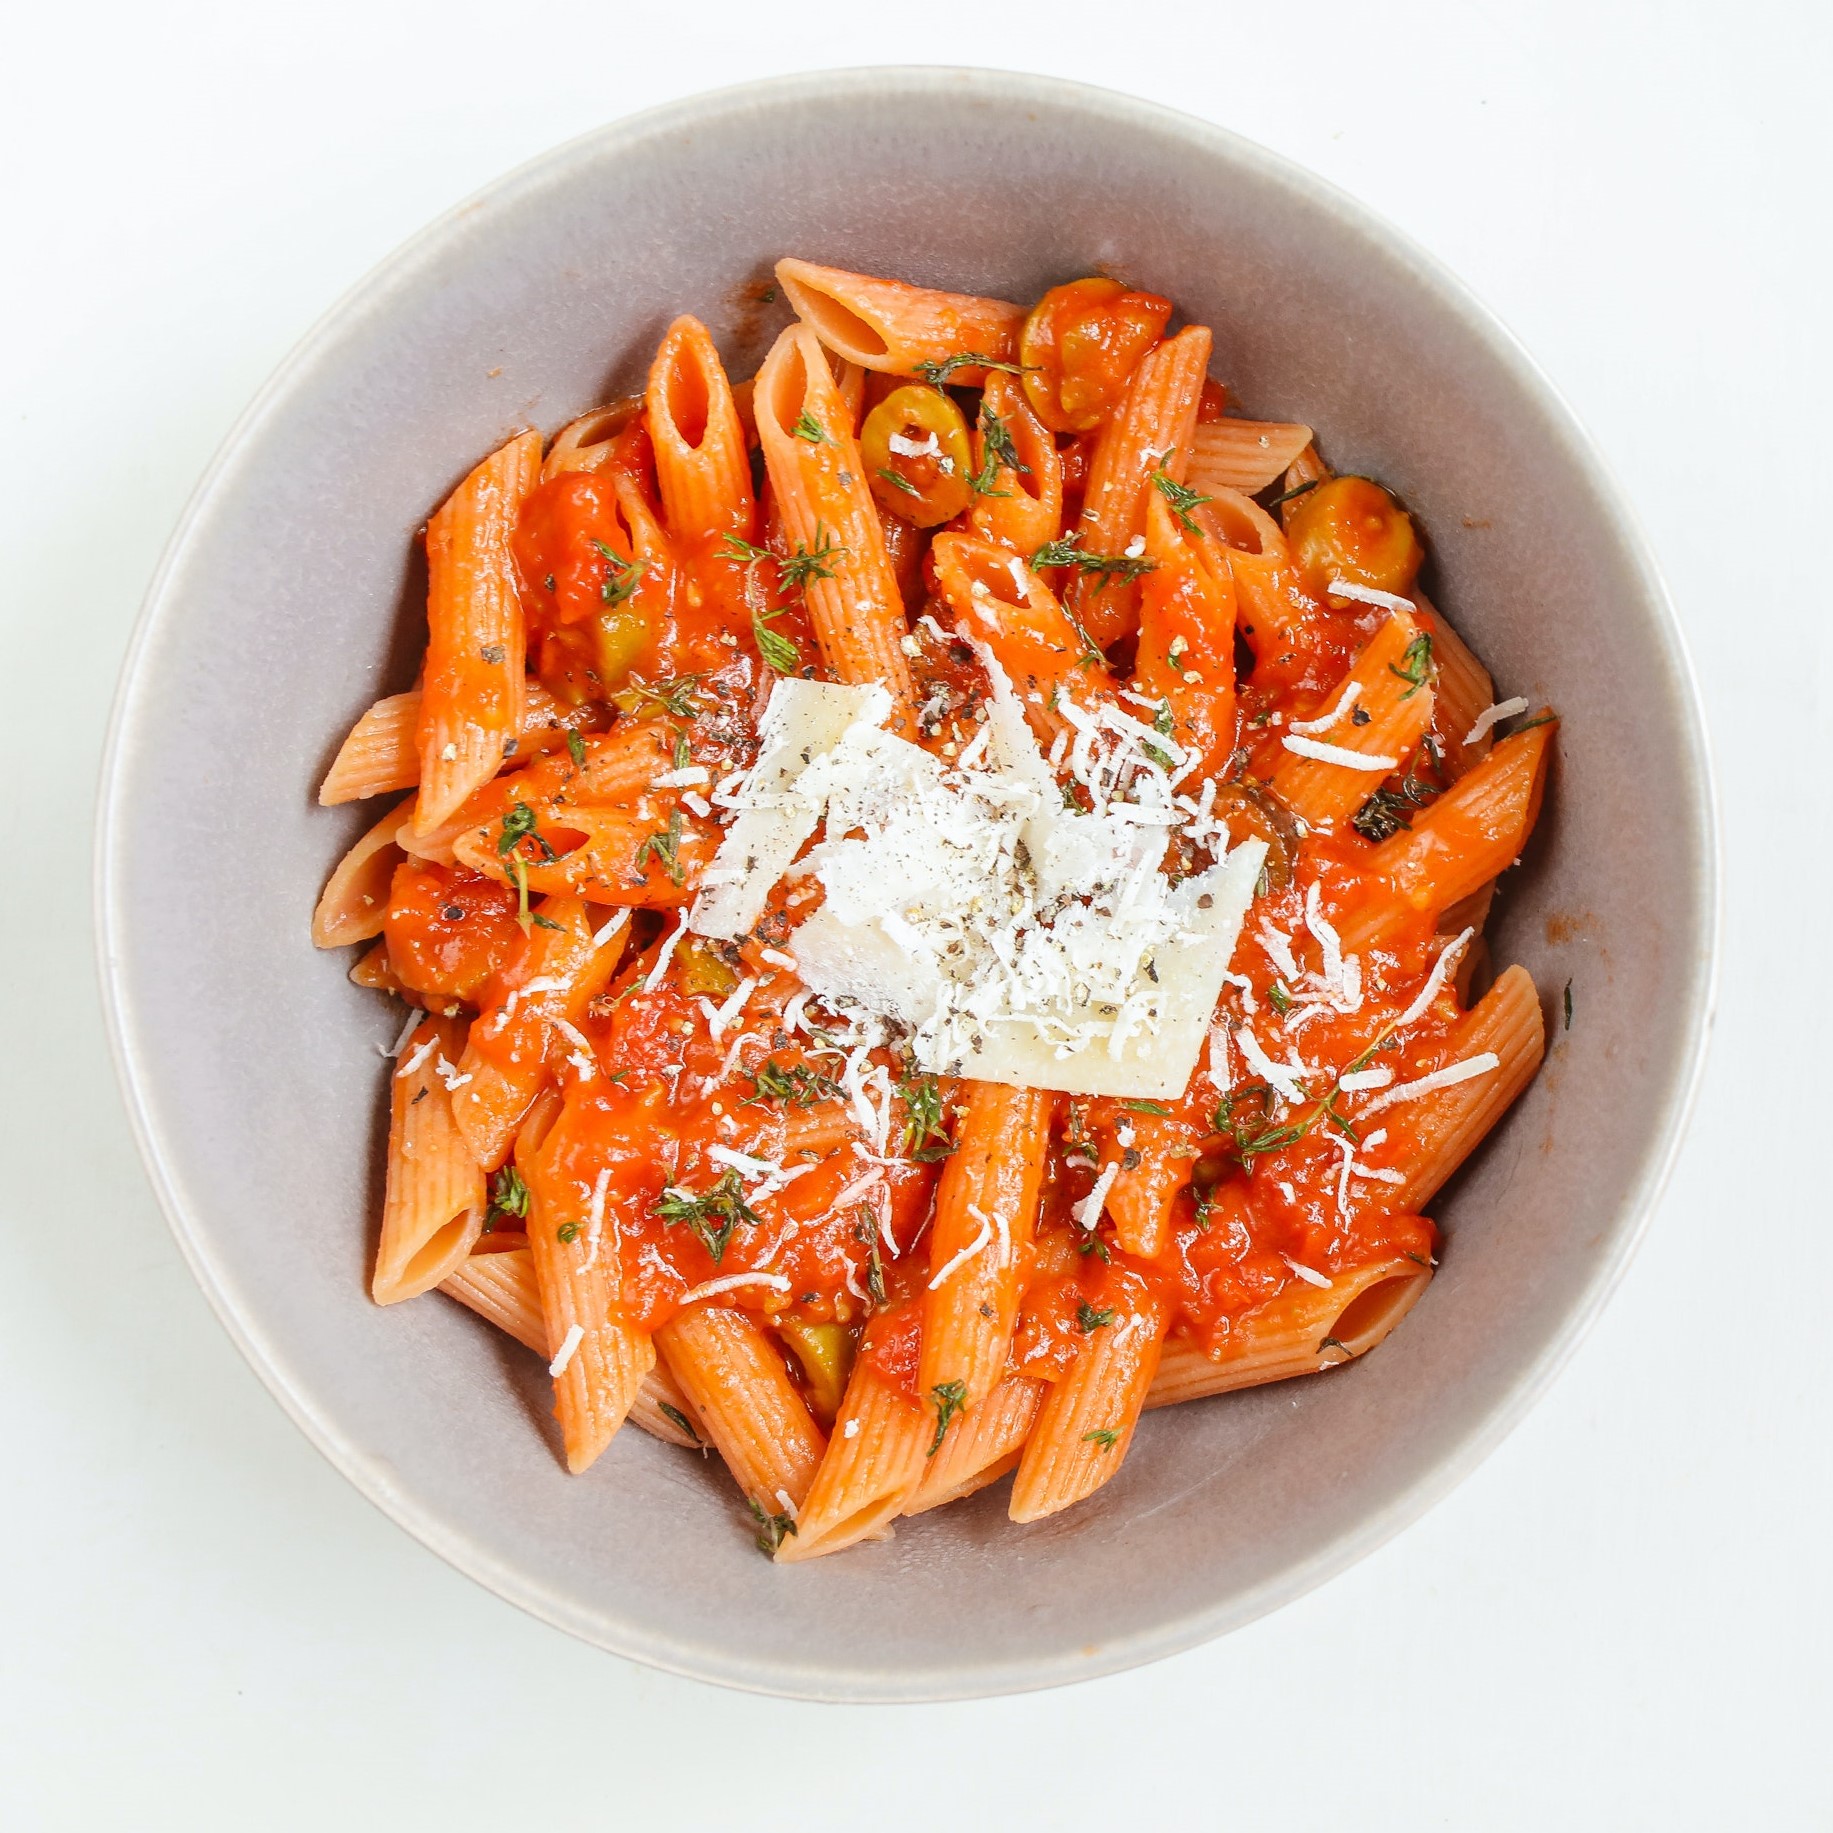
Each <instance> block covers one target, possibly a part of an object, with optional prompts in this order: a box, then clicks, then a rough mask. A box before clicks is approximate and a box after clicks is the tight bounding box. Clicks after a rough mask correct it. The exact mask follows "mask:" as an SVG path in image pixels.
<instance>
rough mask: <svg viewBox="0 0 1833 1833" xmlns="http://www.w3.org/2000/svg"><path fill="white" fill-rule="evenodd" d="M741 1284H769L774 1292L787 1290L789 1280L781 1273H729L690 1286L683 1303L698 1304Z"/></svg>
mask: <svg viewBox="0 0 1833 1833" xmlns="http://www.w3.org/2000/svg"><path fill="white" fill-rule="evenodd" d="M740 1286H768V1287H769V1288H770V1289H771V1291H773V1292H787V1291H788V1290H789V1281H788V1280H787V1279H786V1278H784V1276H783V1275H782V1274H781V1273H728V1274H727V1275H726V1276H725V1277H724V1278H723V1279H709V1280H707V1281H706V1282H705V1283H704V1284H703V1285H698V1286H690V1287H688V1289H687V1290H686V1291H685V1292H683V1293H682V1294H681V1303H682V1304H683V1305H697V1304H698V1303H699V1302H700V1301H701V1300H702V1299H703V1298H717V1297H718V1296H719V1295H720V1293H722V1292H735V1291H737V1290H738V1288H739V1287H740Z"/></svg>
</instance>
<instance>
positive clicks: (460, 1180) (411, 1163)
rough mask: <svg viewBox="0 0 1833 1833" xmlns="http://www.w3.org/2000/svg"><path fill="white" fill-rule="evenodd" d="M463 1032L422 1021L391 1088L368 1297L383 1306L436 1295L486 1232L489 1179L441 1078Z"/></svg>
mask: <svg viewBox="0 0 1833 1833" xmlns="http://www.w3.org/2000/svg"><path fill="white" fill-rule="evenodd" d="M463 1036H464V1027H463V1026H462V1025H461V1024H459V1023H458V1022H457V1021H456V1020H453V1019H449V1018H427V1019H423V1020H422V1021H421V1022H420V1023H419V1024H418V1025H417V1026H416V1027H415V1028H414V1030H413V1032H412V1034H411V1035H410V1036H409V1037H408V1039H407V1042H406V1044H405V1045H404V1046H403V1050H402V1056H401V1059H400V1066H399V1067H398V1068H397V1069H396V1070H395V1072H394V1076H393V1079H392V1081H391V1082H390V1085H389V1122H388V1181H387V1188H386V1193H385V1195H384V1196H383V1199H382V1239H381V1242H380V1245H379V1246H378V1247H377V1249H376V1264H375V1277H374V1279H373V1281H372V1282H371V1286H370V1290H371V1293H372V1295H373V1296H374V1298H375V1301H376V1303H377V1304H378V1305H395V1304H399V1303H400V1302H401V1300H402V1299H405V1298H416V1297H418V1296H419V1295H420V1294H421V1293H422V1292H428V1291H431V1290H432V1288H433V1287H434V1286H436V1285H438V1284H439V1282H440V1281H441V1280H442V1279H444V1278H445V1277H446V1276H447V1274H449V1273H450V1272H451V1271H452V1270H453V1269H454V1268H455V1267H457V1266H459V1265H461V1264H462V1263H463V1261H464V1259H465V1257H466V1255H468V1254H469V1253H470V1252H471V1244H472V1242H474V1241H475V1240H476V1239H477V1237H478V1235H479V1233H480V1232H481V1231H482V1229H483V1225H484V1177H483V1173H482V1172H481V1171H479V1170H478V1168H477V1164H476V1162H475V1160H473V1158H472V1157H471V1154H470V1153H469V1151H467V1150H466V1148H465V1142H464V1136H463V1135H462V1134H461V1133H460V1132H459V1130H458V1128H457V1126H456V1125H455V1124H454V1123H453V1120H452V1101H451V1097H450V1096H449V1095H448V1094H447V1093H446V1089H445V1082H444V1077H443V1075H442V1071H449V1070H450V1068H451V1066H452V1061H453V1059H454V1057H455V1056H457V1055H460V1054H462V1050H463V1046H462V1043H461V1039H462V1038H463Z"/></svg>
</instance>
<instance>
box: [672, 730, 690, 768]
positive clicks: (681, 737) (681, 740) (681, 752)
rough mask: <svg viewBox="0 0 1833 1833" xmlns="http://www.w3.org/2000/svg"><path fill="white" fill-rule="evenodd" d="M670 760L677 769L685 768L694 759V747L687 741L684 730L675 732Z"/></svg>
mask: <svg viewBox="0 0 1833 1833" xmlns="http://www.w3.org/2000/svg"><path fill="white" fill-rule="evenodd" d="M671 761H672V763H673V765H674V768H675V769H677V770H685V769H686V768H687V767H688V765H689V764H691V763H692V762H693V761H694V748H693V746H692V745H690V744H689V743H688V742H687V733H686V732H685V731H682V732H677V733H676V734H675V749H674V753H673V756H672V759H671Z"/></svg>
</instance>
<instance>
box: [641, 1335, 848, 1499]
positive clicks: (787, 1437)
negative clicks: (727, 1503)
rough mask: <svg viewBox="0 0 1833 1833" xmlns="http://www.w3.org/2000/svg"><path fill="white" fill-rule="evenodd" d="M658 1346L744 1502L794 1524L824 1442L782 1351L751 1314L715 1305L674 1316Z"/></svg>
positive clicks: (658, 1340) (657, 1337) (818, 1461)
mask: <svg viewBox="0 0 1833 1833" xmlns="http://www.w3.org/2000/svg"><path fill="white" fill-rule="evenodd" d="M656 1344H657V1347H658V1348H659V1349H660V1350H661V1352H662V1357H663V1360H664V1361H665V1362H666V1363H667V1365H668V1372H669V1373H670V1374H671V1375H673V1376H674V1378H675V1380H676V1382H677V1383H678V1384H679V1386H680V1388H681V1391H682V1393H684V1394H685V1395H686V1396H687V1397H688V1399H689V1400H690V1401H692V1402H693V1404H694V1410H695V1412H696V1413H697V1414H698V1415H699V1417H700V1420H701V1424H702V1427H703V1429H704V1431H705V1434H706V1436H707V1438H708V1439H709V1440H710V1441H711V1443H712V1446H713V1449H714V1450H715V1451H717V1452H718V1453H719V1455H720V1456H721V1457H722V1458H724V1459H725V1463H726V1468H727V1469H728V1470H729V1471H731V1473H732V1478H733V1481H734V1482H736V1483H737V1485H738V1487H739V1489H740V1490H741V1491H742V1492H743V1494H744V1496H745V1498H746V1499H747V1500H748V1501H750V1502H753V1503H755V1504H756V1505H757V1507H758V1508H759V1509H760V1510H761V1511H762V1512H763V1513H764V1514H765V1515H766V1516H769V1517H775V1516H778V1515H783V1514H787V1515H790V1516H791V1517H792V1518H793V1516H794V1514H795V1512H796V1511H797V1510H798V1509H800V1508H801V1506H802V1504H803V1502H804V1500H805V1499H806V1498H807V1496H808V1491H809V1486H810V1485H811V1484H812V1483H813V1482H814V1480H815V1472H816V1471H817V1470H818V1469H819V1468H820V1465H821V1457H822V1453H823V1452H825V1451H826V1449H827V1440H826V1439H825V1437H823V1435H822V1432H821V1428H820V1427H819V1426H818V1425H816V1424H815V1419H814V1415H813V1414H812V1413H810V1412H809V1410H808V1403H807V1402H806V1401H805V1400H804V1399H803V1398H802V1395H801V1391H800V1390H799V1389H798V1388H797V1387H796V1385H795V1383H794V1382H793V1381H791V1380H790V1378H789V1370H788V1368H787V1367H786V1366H785V1365H784V1362H783V1355H782V1351H781V1350H779V1349H778V1348H777V1347H776V1345H775V1344H774V1343H773V1342H772V1341H771V1340H770V1338H769V1337H768V1336H767V1335H766V1334H765V1333H764V1331H763V1329H762V1328H761V1327H760V1326H759V1325H758V1324H757V1323H755V1322H754V1321H753V1320H752V1318H751V1317H750V1315H749V1314H748V1313H746V1312H743V1311H740V1310H738V1309H736V1308H735V1307H733V1306H730V1305H715V1304H699V1305H689V1306H688V1308H687V1309H686V1310H685V1311H679V1312H677V1313H676V1314H675V1315H674V1316H673V1317H672V1318H670V1319H669V1321H668V1322H667V1323H666V1324H664V1325H663V1326H662V1328H661V1329H660V1330H658V1331H657V1332H656ZM785 1503H787V1507H786V1506H785Z"/></svg>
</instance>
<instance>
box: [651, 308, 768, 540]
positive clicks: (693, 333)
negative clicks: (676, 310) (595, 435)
mask: <svg viewBox="0 0 1833 1833" xmlns="http://www.w3.org/2000/svg"><path fill="white" fill-rule="evenodd" d="M645 399H646V401H647V404H648V426H649V438H650V442H651V444H652V445H653V446H654V448H655V458H656V483H657V485H658V486H659V487H660V489H661V492H662V506H663V509H664V510H665V511H666V513H667V517H668V527H669V531H670V533H672V534H674V535H676V536H677V537H679V538H680V539H682V540H702V539H706V538H709V537H711V536H715V535H726V534H730V535H737V536H739V537H740V538H742V539H744V540H747V541H748V540H749V539H750V538H751V536H752V533H753V531H754V528H755V525H756V521H757V506H756V504H755V503H754V502H753V500H752V496H751V466H750V463H749V461H748V460H747V459H746V456H745V430H744V428H743V426H742V425H740V423H739V418H738V409H737V408H736V407H735V406H734V405H733V402H732V385H731V383H730V382H729V381H728V380H727V379H726V372H725V366H724V365H723V364H722V363H721V362H720V360H719V352H718V351H717V350H716V349H715V348H714V346H713V339H712V336H711V334H710V333H709V332H708V331H707V328H706V326H705V325H703V324H702V323H701V322H700V320H699V319H697V318H692V317H681V318H677V319H676V320H675V322H674V323H673V324H672V325H670V326H669V328H668V335H667V336H666V337H665V338H663V340H662V347H661V349H659V350H658V351H657V352H656V356H655V361H654V362H653V363H652V364H651V365H650V366H649V390H648V393H647V395H646V397H645Z"/></svg>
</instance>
